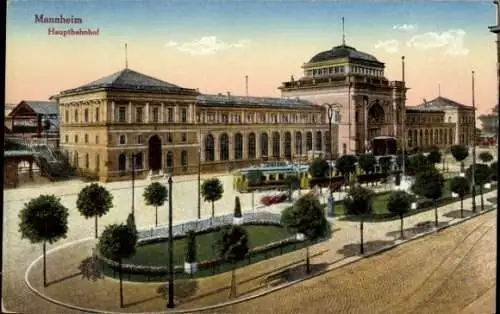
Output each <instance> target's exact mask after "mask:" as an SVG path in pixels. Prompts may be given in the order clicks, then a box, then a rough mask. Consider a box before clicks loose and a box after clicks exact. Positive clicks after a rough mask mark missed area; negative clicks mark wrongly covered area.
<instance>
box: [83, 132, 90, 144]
mask: <svg viewBox="0 0 500 314" xmlns="http://www.w3.org/2000/svg"><path fill="white" fill-rule="evenodd" d="M83 141H84V142H85V143H88V142H89V135H88V134H87V133H85V135H84V136H83Z"/></svg>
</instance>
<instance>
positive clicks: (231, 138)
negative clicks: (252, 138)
mask: <svg viewBox="0 0 500 314" xmlns="http://www.w3.org/2000/svg"><path fill="white" fill-rule="evenodd" d="M227 136H228V137H229V160H234V133H233V132H229V133H228V134H227Z"/></svg>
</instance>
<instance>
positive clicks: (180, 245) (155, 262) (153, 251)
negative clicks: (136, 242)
mask: <svg viewBox="0 0 500 314" xmlns="http://www.w3.org/2000/svg"><path fill="white" fill-rule="evenodd" d="M243 228H245V229H246V230H247V232H248V239H249V241H248V244H249V248H250V249H252V248H255V247H258V246H263V245H266V244H269V243H272V242H277V241H279V240H282V239H285V238H288V237H290V236H291V234H290V233H289V232H288V231H287V230H286V229H285V228H283V227H280V226H273V225H243ZM217 237H218V234H217V232H216V231H214V232H209V233H203V234H200V235H198V236H197V237H196V244H197V256H198V261H203V260H211V259H214V258H217V257H218V251H217V248H216V247H214V245H215V243H216V241H217ZM186 250H187V241H186V238H180V239H176V240H174V263H175V265H183V263H184V259H185V257H186ZM123 263H124V264H135V265H144V266H167V265H168V250H167V241H162V242H157V243H152V244H146V245H142V246H139V247H137V249H136V253H135V255H134V256H132V257H131V258H129V259H126V260H124V261H123Z"/></svg>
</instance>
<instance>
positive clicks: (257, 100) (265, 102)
mask: <svg viewBox="0 0 500 314" xmlns="http://www.w3.org/2000/svg"><path fill="white" fill-rule="evenodd" d="M196 101H197V105H201V106H203V105H206V106H221V107H234V106H238V107H261V108H266V107H278V108H313V107H315V105H314V104H312V103H310V102H308V101H305V100H300V99H296V98H271V97H246V96H233V95H222V94H219V95H210V94H201V95H198V96H197V97H196Z"/></svg>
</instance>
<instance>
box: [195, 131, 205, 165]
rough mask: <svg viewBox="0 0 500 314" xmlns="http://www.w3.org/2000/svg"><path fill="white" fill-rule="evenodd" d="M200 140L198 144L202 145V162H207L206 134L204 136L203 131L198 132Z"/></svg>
mask: <svg viewBox="0 0 500 314" xmlns="http://www.w3.org/2000/svg"><path fill="white" fill-rule="evenodd" d="M196 137H197V138H198V143H199V145H200V154H201V155H200V162H202V163H203V162H205V141H204V139H205V134H203V133H202V132H201V131H199V132H198V135H197V136H196Z"/></svg>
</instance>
